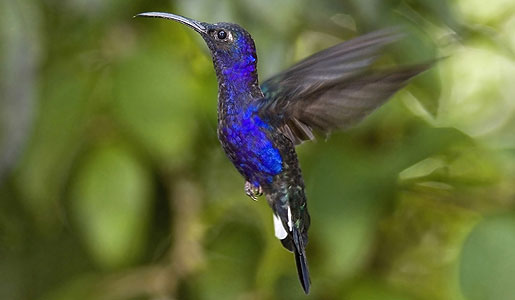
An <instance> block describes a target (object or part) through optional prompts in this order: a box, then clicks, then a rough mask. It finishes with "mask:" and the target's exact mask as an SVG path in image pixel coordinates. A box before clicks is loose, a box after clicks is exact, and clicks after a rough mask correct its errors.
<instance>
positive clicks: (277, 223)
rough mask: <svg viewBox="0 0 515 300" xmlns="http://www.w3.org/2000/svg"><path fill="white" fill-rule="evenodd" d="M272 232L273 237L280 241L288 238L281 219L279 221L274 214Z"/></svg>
mask: <svg viewBox="0 0 515 300" xmlns="http://www.w3.org/2000/svg"><path fill="white" fill-rule="evenodd" d="M288 211H289V210H288ZM274 231H275V237H276V238H278V239H280V240H284V239H285V238H286V237H287V236H288V233H287V232H286V230H285V229H284V226H283V222H281V219H279V217H278V216H277V215H276V214H274Z"/></svg>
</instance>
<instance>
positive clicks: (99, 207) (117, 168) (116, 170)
mask: <svg viewBox="0 0 515 300" xmlns="http://www.w3.org/2000/svg"><path fill="white" fill-rule="evenodd" d="M150 180H151V179H150V176H149V174H148V171H147V170H146V169H145V167H144V166H143V165H142V164H141V163H140V162H139V161H138V160H137V158H136V157H134V156H133V155H132V154H131V153H130V152H128V151H127V150H126V149H124V148H123V147H120V146H104V147H101V148H99V149H97V150H95V151H93V153H91V154H90V155H89V156H88V157H87V158H86V159H85V162H84V164H83V166H82V167H81V168H80V169H79V173H78V175H77V178H76V180H75V182H74V184H73V189H72V201H73V202H72V210H73V216H74V219H75V221H76V223H77V226H78V227H79V230H80V232H81V233H82V239H83V240H84V243H85V244H86V246H87V248H88V250H89V252H90V254H91V256H92V258H93V259H94V260H95V262H96V263H97V264H98V265H99V266H100V267H102V268H106V269H109V268H116V267H120V266H125V265H128V264H131V263H133V262H135V261H136V260H137V259H138V258H139V257H140V255H141V253H142V250H143V249H144V246H145V241H146V238H147V226H148V221H149V217H150V211H149V210H150V204H151V202H150V199H151V198H150V196H151V181H150Z"/></svg>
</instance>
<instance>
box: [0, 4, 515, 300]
mask: <svg viewBox="0 0 515 300" xmlns="http://www.w3.org/2000/svg"><path fill="white" fill-rule="evenodd" d="M144 11H167V12H174V13H177V14H182V15H186V16H189V17H192V18H195V19H198V20H202V21H207V22H217V21H230V22H235V23H239V24H241V25H242V26H243V27H245V28H247V29H248V31H249V32H250V33H251V34H252V35H253V37H254V39H255V41H256V44H257V46H258V56H259V71H260V76H261V79H266V78H267V77H269V76H270V75H272V74H274V73H276V72H278V71H280V70H281V69H283V68H286V67H287V66H289V65H291V64H292V63H293V62H295V61H297V60H299V59H301V58H303V57H305V56H307V55H309V54H311V53H313V52H315V51H318V50H321V49H323V48H326V47H329V46H331V45H334V44H336V43H337V42H339V41H342V40H346V39H349V38H352V37H354V36H357V35H359V34H363V33H366V32H369V31H372V30H374V29H379V28H384V27H387V26H391V25H396V24H397V25H398V24H400V25H402V26H404V28H405V30H406V31H407V32H408V33H409V34H410V35H409V37H408V38H406V39H405V40H403V41H402V42H400V43H399V45H398V46H397V48H394V49H391V50H393V51H391V52H392V53H393V54H392V55H390V56H388V59H389V61H395V62H396V63H399V64H406V63H414V62H420V61H425V60H428V59H431V58H434V57H447V58H446V59H443V60H441V61H440V62H439V63H438V65H437V66H436V67H435V68H433V69H432V70H431V71H429V72H426V73H425V74H423V75H422V76H420V77H418V78H417V79H416V80H414V81H413V82H412V83H411V84H410V85H409V86H408V88H406V89H404V90H403V91H401V92H399V93H397V94H396V96H395V97H394V98H393V99H392V100H391V101H390V102H389V103H388V104H386V105H385V106H384V107H382V108H381V109H379V110H378V111H377V112H375V113H374V114H373V115H372V116H371V117H369V118H368V119H367V120H366V121H365V122H363V123H362V124H360V125H359V126H357V127H356V128H354V129H352V130H349V131H347V132H339V133H335V134H333V135H332V137H331V138H330V139H329V140H328V141H324V139H323V138H322V139H319V141H318V142H316V143H306V144H303V145H302V146H300V147H298V152H299V155H300V162H301V165H302V167H303V171H304V177H305V181H306V186H307V195H308V199H309V207H310V212H311V216H312V227H311V230H310V243H309V245H308V249H307V253H308V258H309V262H310V267H311V273H312V274H311V275H312V283H313V287H312V292H311V294H310V295H309V296H307V297H306V296H304V295H303V293H302V289H301V287H300V284H299V283H298V280H297V274H296V271H295V266H294V259H293V256H292V255H291V253H289V252H287V251H285V250H284V249H282V247H281V245H280V243H279V242H278V241H277V240H276V239H275V237H274V235H273V228H272V215H271V213H270V209H269V207H268V205H267V203H266V201H265V200H264V198H261V200H260V201H258V202H253V201H251V200H249V198H248V197H246V196H245V195H244V193H243V183H244V182H243V179H242V178H241V177H240V176H239V174H237V172H236V171H235V170H234V168H233V167H232V165H231V164H230V162H229V161H228V159H226V157H225V155H224V154H223V152H222V150H221V147H220V146H219V143H218V140H217V138H216V95H217V85H216V79H215V76H214V72H213V68H212V64H211V61H210V57H209V56H208V52H207V49H206V47H205V45H204V44H203V42H202V41H201V39H200V38H199V37H198V36H196V34H195V33H194V32H193V31H192V30H189V29H187V28H185V27H184V26H181V25H179V24H177V23H173V22H167V21H164V20H155V19H154V20H150V19H132V16H133V15H135V14H136V13H140V12H144ZM514 32H515V2H514V1H512V0H490V1H479V0H452V1H444V0H383V1H381V0H367V1H360V0H348V1H341V0H340V1H337V0H324V1H315V0H300V1H299V0H285V1H272V0H261V1H253V0H242V1H229V0H221V1H207V0H176V1H152V2H150V1H141V0H138V1H125V0H123V1H122V0H112V1H101V0H65V1H57V0H45V1H31V0H4V1H1V2H0V70H1V73H0V87H1V90H0V92H1V95H0V200H1V201H0V299H13V300H18V299H41V300H63V299H300V298H311V299H350V300H376V299H381V300H404V299H405V300H409V299H421V300H425V299H432V300H434V299H437V300H439V299H442V300H443V299H471V300H476V299H478V300H479V299H492V300H503V299H515V284H514V281H513V280H514V278H515V250H514V249H515V84H514V78H515V34H514Z"/></svg>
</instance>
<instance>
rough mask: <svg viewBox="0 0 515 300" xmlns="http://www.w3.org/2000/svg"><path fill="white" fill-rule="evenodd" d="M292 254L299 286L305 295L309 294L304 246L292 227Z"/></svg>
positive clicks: (309, 281)
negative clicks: (293, 254)
mask: <svg viewBox="0 0 515 300" xmlns="http://www.w3.org/2000/svg"><path fill="white" fill-rule="evenodd" d="M293 246H294V249H293V253H295V264H296V265H297V274H299V280H300V284H301V285H302V288H303V289H304V292H305V293H306V294H309V287H310V285H311V280H310V278H309V269H308V261H307V259H306V251H305V246H304V243H303V241H302V238H301V237H300V233H299V231H298V229H297V228H296V227H295V226H294V227H293Z"/></svg>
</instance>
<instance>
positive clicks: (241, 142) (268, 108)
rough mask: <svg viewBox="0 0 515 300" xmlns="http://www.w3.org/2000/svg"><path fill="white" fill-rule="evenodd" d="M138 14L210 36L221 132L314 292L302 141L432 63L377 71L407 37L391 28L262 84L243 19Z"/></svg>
mask: <svg viewBox="0 0 515 300" xmlns="http://www.w3.org/2000/svg"><path fill="white" fill-rule="evenodd" d="M135 17H150V18H162V19H167V20H173V21H176V22H179V23H182V24H184V25H186V26H188V27H190V28H192V29H193V30H194V31H196V32H197V33H198V34H200V36H201V37H202V38H203V39H204V41H205V43H206V44H207V47H208V48H209V51H210V53H211V57H212V60H213V65H214V69H215V72H216V77H217V81H218V126H217V134H218V139H219V141H220V143H221V145H222V148H223V150H224V151H225V153H226V155H227V157H228V158H229V160H230V161H231V162H232V163H233V164H234V166H235V168H236V169H237V170H238V171H239V173H240V174H241V175H242V176H243V178H244V179H245V184H244V191H245V194H246V195H247V196H249V197H250V198H251V199H253V200H257V198H258V197H259V196H261V195H265V197H266V199H267V202H268V204H269V206H270V207H271V209H272V211H273V214H272V215H273V224H274V231H275V236H276V237H277V238H278V239H279V240H280V241H281V243H282V245H283V246H284V247H285V248H286V249H288V250H289V251H291V252H293V253H294V257H295V263H296V267H297V273H298V277H299V280H300V283H301V286H302V288H303V290H304V292H305V293H306V294H308V293H309V291H310V286H311V279H310V275H309V268H308V262H307V258H306V245H307V243H308V229H309V226H310V223H311V220H310V215H309V213H308V208H307V201H306V193H305V184H304V180H303V177H302V172H301V169H300V167H299V161H298V158H297V154H296V152H295V147H296V146H297V145H299V144H301V143H303V142H304V141H309V140H314V139H315V134H317V135H318V134H326V135H328V134H330V133H331V132H332V131H334V130H338V129H346V128H349V127H350V126H352V125H355V124H357V123H358V122H359V121H361V120H362V119H363V118H364V117H365V116H367V115H369V114H370V113H371V112H373V111H374V110H375V109H377V108H378V107H379V106H381V105H382V104H384V103H385V102H386V101H387V100H388V99H389V98H391V96H392V95H393V94H395V93H396V92H397V91H398V90H400V89H401V88H403V87H404V86H405V85H407V83H408V82H409V80H410V79H411V78H413V77H414V76H416V75H418V74H420V73H421V72H423V71H425V70H427V69H429V68H430V67H431V65H432V63H430V62H428V63H421V64H415V65H409V66H403V67H389V68H387V69H384V70H374V69H373V68H372V64H373V63H374V62H375V61H376V60H377V59H378V57H380V56H381V50H382V49H384V48H385V47H386V46H387V45H389V44H392V43H394V42H396V41H399V40H400V39H402V37H403V36H404V35H403V34H402V33H401V32H400V30H399V29H398V28H386V29H382V30H377V31H373V32H370V33H367V34H365V35H362V36H359V37H356V38H353V39H350V40H348V41H344V42H342V43H339V44H337V45H335V46H332V47H330V48H327V49H325V50H322V51H320V52H318V53H315V54H313V55H311V56H309V57H307V58H305V59H303V60H301V61H300V62H298V63H296V64H294V65H293V66H291V67H289V68H288V69H286V70H284V71H282V72H280V73H279V74H277V75H274V76H272V77H271V78H269V79H267V80H266V81H264V82H263V83H261V84H260V83H259V80H258V73H257V59H258V58H257V55H256V46H255V43H254V40H253V39H252V37H251V35H250V34H249V33H248V32H247V31H246V30H245V29H244V28H242V27H241V26H239V25H237V24H232V23H225V22H220V23H214V24H211V23H206V22H200V21H197V20H194V19H191V18H187V17H184V16H180V15H176V14H171V13H164V12H145V13H140V14H137V15H136V16H135Z"/></svg>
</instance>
